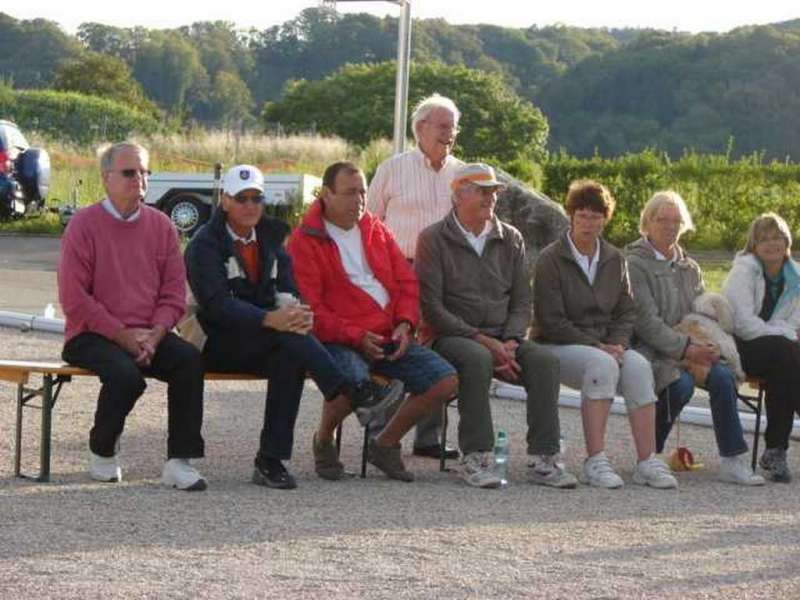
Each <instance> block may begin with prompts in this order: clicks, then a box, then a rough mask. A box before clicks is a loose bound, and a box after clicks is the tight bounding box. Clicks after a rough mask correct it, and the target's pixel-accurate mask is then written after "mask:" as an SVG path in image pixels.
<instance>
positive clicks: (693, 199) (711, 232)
mask: <svg viewBox="0 0 800 600" xmlns="http://www.w3.org/2000/svg"><path fill="white" fill-rule="evenodd" d="M543 169H544V187H543V190H542V191H544V193H545V194H547V195H548V196H550V197H551V198H552V199H553V200H555V201H557V202H561V203H563V201H564V197H565V195H566V191H567V189H568V187H569V183H570V182H571V181H573V180H574V179H584V178H586V179H594V180H596V181H599V182H601V183H603V184H604V185H606V186H607V187H608V188H609V189H610V190H611V192H612V193H613V194H614V197H615V198H616V201H617V209H616V212H615V214H614V217H613V219H612V221H611V223H610V224H609V225H608V226H607V228H606V234H605V235H606V237H607V239H608V240H609V241H611V242H612V243H614V244H617V245H621V244H625V243H628V242H630V241H632V240H633V239H635V238H636V237H638V235H639V234H638V226H639V213H640V211H641V209H642V207H643V206H644V204H645V202H647V200H648V198H650V196H651V195H652V194H653V193H654V192H656V191H659V190H667V189H671V190H675V191H677V192H678V193H680V194H681V196H683V199H684V200H686V204H687V206H688V207H689V212H691V214H692V218H693V220H694V222H695V232H694V233H687V234H686V236H685V238H684V242H685V243H686V244H687V246H689V247H693V248H700V249H729V250H733V249H737V248H740V247H741V246H742V245H743V244H744V240H745V238H746V234H747V228H748V226H749V224H750V222H751V221H752V220H753V218H754V217H756V216H757V215H759V214H761V213H763V212H766V211H773V212H776V213H778V214H780V215H781V216H782V217H784V218H785V219H786V220H787V221H788V223H789V225H790V226H791V227H792V229H793V230H796V229H797V228H798V227H799V226H800V165H798V164H793V163H779V162H770V163H764V162H763V160H762V157H761V156H760V155H758V154H756V155H752V156H749V157H745V158H741V159H739V160H736V161H731V160H730V158H729V157H728V156H726V155H710V154H695V153H687V154H685V155H684V156H683V157H682V158H681V159H680V160H677V161H671V160H669V158H668V157H667V156H666V155H664V154H661V153H657V152H654V151H649V150H648V151H644V152H640V153H638V154H628V155H625V156H622V157H619V158H614V159H606V158H601V157H598V156H596V157H593V158H591V159H577V158H574V157H571V156H568V155H566V154H560V155H553V156H551V157H550V159H549V160H548V161H547V162H546V163H545V164H544V165H543Z"/></svg>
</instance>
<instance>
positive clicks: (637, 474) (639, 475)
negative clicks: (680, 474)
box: [633, 454, 678, 490]
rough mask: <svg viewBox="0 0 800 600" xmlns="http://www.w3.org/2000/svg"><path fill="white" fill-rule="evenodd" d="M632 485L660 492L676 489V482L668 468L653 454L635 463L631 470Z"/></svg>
mask: <svg viewBox="0 0 800 600" xmlns="http://www.w3.org/2000/svg"><path fill="white" fill-rule="evenodd" d="M633 483H638V484H639V485H649V486H650V487H653V488H657V489H660V490H666V489H670V488H677V487H678V480H677V479H675V476H674V475H673V474H672V471H671V470H670V468H669V467H668V466H667V464H666V463H665V462H664V461H663V460H661V459H660V458H658V457H657V456H656V455H655V454H651V455H650V456H649V457H647V458H646V459H644V460H640V461H639V462H638V463H636V468H635V469H634V470H633Z"/></svg>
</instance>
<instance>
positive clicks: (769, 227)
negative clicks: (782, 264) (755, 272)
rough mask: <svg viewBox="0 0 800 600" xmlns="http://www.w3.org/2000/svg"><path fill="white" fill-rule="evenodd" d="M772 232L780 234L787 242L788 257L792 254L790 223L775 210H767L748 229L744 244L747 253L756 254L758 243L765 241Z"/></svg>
mask: <svg viewBox="0 0 800 600" xmlns="http://www.w3.org/2000/svg"><path fill="white" fill-rule="evenodd" d="M770 233H777V234H779V235H780V236H781V237H782V238H783V239H784V241H785V242H786V257H787V258H788V257H789V256H790V255H791V249H792V232H791V231H789V225H788V224H787V223H786V221H784V220H783V218H781V217H780V216H779V215H777V214H775V213H774V212H767V213H763V214H761V215H759V216H757V217H756V218H755V219H754V220H753V222H752V223H750V229H749V230H748V231H747V243H745V245H744V253H745V254H754V253H755V250H756V244H758V243H759V242H761V241H763V240H764V239H765V238H766V237H767V236H768V235H769V234H770Z"/></svg>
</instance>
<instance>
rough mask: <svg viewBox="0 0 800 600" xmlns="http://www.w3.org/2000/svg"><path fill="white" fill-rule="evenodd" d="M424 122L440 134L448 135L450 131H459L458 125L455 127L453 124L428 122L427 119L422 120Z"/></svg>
mask: <svg viewBox="0 0 800 600" xmlns="http://www.w3.org/2000/svg"><path fill="white" fill-rule="evenodd" d="M424 121H425V123H427V124H428V125H430V126H431V127H434V128H436V129H438V130H439V131H441V132H442V133H448V132H450V131H452V132H453V133H458V132H459V131H460V130H459V128H458V125H455V124H453V123H434V122H433V121H428V119H424Z"/></svg>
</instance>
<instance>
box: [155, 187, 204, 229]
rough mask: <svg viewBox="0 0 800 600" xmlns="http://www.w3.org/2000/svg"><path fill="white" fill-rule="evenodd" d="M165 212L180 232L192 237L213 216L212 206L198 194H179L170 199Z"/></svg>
mask: <svg viewBox="0 0 800 600" xmlns="http://www.w3.org/2000/svg"><path fill="white" fill-rule="evenodd" d="M164 212H165V213H166V214H167V216H168V217H169V218H170V220H171V221H172V224H173V225H175V229H177V230H178V233H180V234H181V235H184V236H186V237H192V236H193V235H194V233H195V231H197V230H198V229H199V228H200V226H201V225H202V224H203V223H205V222H206V221H208V218H209V217H210V216H211V207H210V206H209V205H208V204H206V203H205V202H203V201H202V200H201V199H200V198H199V197H198V196H192V195H190V194H179V195H177V196H175V197H174V198H172V199H170V200H169V202H167V204H166V208H165V210H164Z"/></svg>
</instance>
